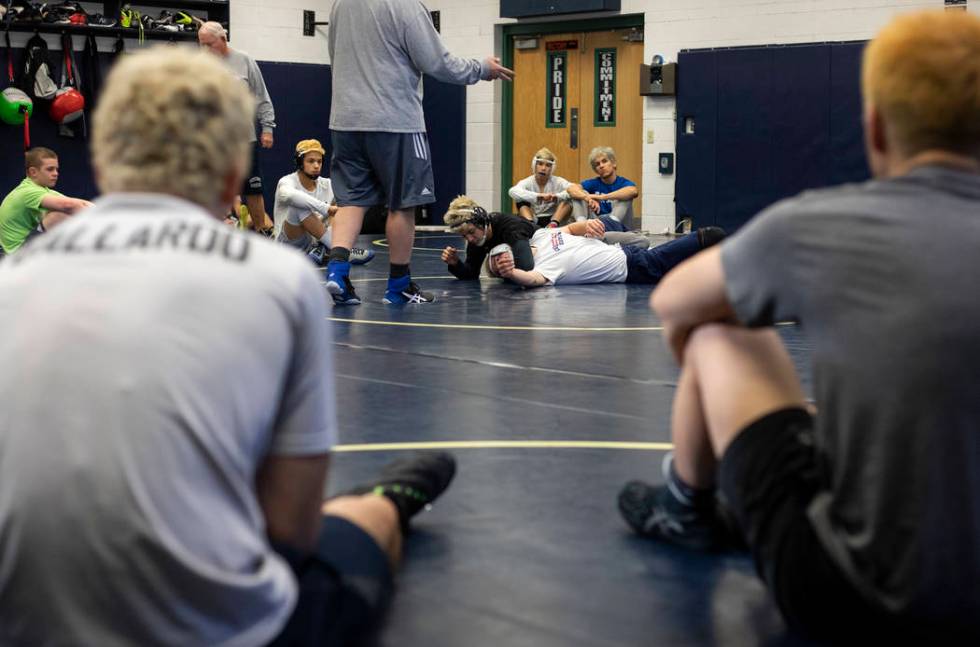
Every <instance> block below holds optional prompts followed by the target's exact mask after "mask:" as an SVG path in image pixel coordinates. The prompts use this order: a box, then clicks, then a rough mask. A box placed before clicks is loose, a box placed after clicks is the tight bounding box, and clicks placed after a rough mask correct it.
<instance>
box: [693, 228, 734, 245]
mask: <svg viewBox="0 0 980 647" xmlns="http://www.w3.org/2000/svg"><path fill="white" fill-rule="evenodd" d="M727 235H728V234H726V233H725V230H724V229H722V228H721V227H700V228H699V229H698V244H700V245H701V249H708V248H709V247H711V246H712V245H717V244H718V243H720V242H721V241H723V240H725V237H726V236H727Z"/></svg>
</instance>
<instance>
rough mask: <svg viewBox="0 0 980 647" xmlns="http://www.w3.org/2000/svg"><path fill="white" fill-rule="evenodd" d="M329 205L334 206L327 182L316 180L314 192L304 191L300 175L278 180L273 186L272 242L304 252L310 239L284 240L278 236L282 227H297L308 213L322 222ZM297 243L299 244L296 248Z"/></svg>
mask: <svg viewBox="0 0 980 647" xmlns="http://www.w3.org/2000/svg"><path fill="white" fill-rule="evenodd" d="M331 202H333V188H332V187H331V186H330V180H329V179H327V178H325V177H319V178H317V180H316V188H315V189H313V190H312V191H307V190H306V189H305V188H304V187H303V185H302V184H301V183H300V181H299V171H297V172H295V173H290V174H289V175H284V176H283V177H281V178H279V183H278V184H277V185H276V202H275V205H273V210H272V221H273V224H274V225H275V229H274V230H273V236H272V237H273V239H275V240H278V241H279V242H284V243H286V244H289V245H293V246H294V247H304V248H305V247H306V245H307V244H308V243H309V242H310V241H309V240H308V239H309V238H310V237H309V236H305V237H304V236H300V237H299V238H298V239H297V240H286V237H285V235H282V236H280V234H282V226H283V223H285V222H289V223H290V224H293V225H298V224H300V223H301V222H303V220H305V219H306V218H307V217H308V216H309V215H310V214H311V213H316V214H319V216H320V217H321V219H325V218H326V217H327V214H328V213H329V211H328V210H329V207H330V203H331ZM299 241H301V242H302V244H299Z"/></svg>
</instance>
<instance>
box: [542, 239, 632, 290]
mask: <svg viewBox="0 0 980 647" xmlns="http://www.w3.org/2000/svg"><path fill="white" fill-rule="evenodd" d="M531 246H532V247H534V271H535V272H540V273H541V274H542V275H544V277H545V278H546V279H548V280H549V281H551V283H553V284H555V285H560V284H562V283H564V284H574V283H623V282H625V281H626V272H627V270H626V254H625V253H624V252H623V250H622V249H620V247H619V245H607V244H606V243H604V242H602V241H601V240H599V239H598V238H586V237H585V236H573V235H571V234H569V233H568V232H566V231H563V230H561V229H539V230H537V231H536V232H534V235H533V236H531Z"/></svg>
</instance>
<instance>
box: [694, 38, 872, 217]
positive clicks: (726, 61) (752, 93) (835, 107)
mask: <svg viewBox="0 0 980 647" xmlns="http://www.w3.org/2000/svg"><path fill="white" fill-rule="evenodd" d="M862 48H863V43H822V44H815V45H792V46H775V47H747V48H737V49H714V50H692V51H684V52H681V54H680V56H679V58H678V68H679V71H680V74H679V80H678V84H679V85H678V98H677V185H676V186H677V188H676V191H677V218H678V219H680V218H683V217H688V216H690V217H692V218H693V221H694V225H695V226H704V225H718V226H721V227H724V228H726V229H728V230H729V231H735V230H736V229H738V228H739V227H741V226H742V225H743V224H745V223H746V222H747V221H748V220H749V219H750V218H752V216H754V215H755V214H757V213H758V212H759V211H761V210H762V209H764V208H765V207H767V206H769V205H770V204H772V203H773V202H776V201H778V200H780V199H782V198H785V197H789V196H792V195H795V194H797V193H799V192H800V191H802V190H805V189H810V188H817V187H822V186H828V185H834V184H840V183H843V182H855V181H861V180H864V179H866V178H867V177H868V171H867V163H866V160H865V154H864V148H863V140H862V128H861V99H860V86H859V76H860V74H859V72H860V70H859V68H860V56H861V50H862ZM687 117H694V120H695V124H696V128H695V133H694V134H693V135H692V134H686V133H685V132H684V131H685V119H686V118H687Z"/></svg>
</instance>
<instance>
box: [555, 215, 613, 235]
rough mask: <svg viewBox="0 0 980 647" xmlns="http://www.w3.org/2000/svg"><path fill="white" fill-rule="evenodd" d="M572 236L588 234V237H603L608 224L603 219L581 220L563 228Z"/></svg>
mask: <svg viewBox="0 0 980 647" xmlns="http://www.w3.org/2000/svg"><path fill="white" fill-rule="evenodd" d="M561 230H562V231H567V232H568V233H569V234H571V235H572V236H586V237H588V238H602V236H603V234H605V233H606V226H605V225H603V224H602V221H601V220H595V219H593V220H580V221H578V222H573V223H572V224H570V225H565V226H564V227H562V228H561Z"/></svg>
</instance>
